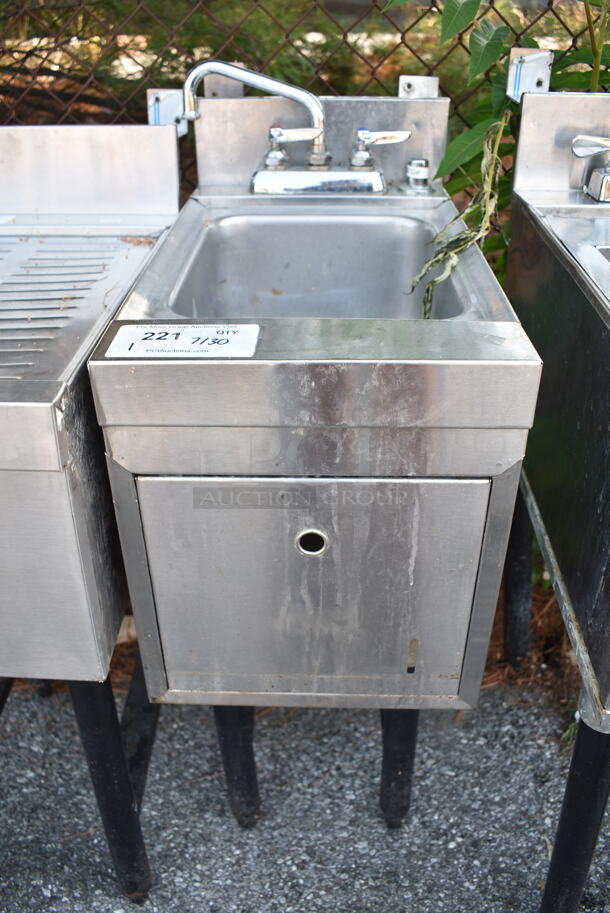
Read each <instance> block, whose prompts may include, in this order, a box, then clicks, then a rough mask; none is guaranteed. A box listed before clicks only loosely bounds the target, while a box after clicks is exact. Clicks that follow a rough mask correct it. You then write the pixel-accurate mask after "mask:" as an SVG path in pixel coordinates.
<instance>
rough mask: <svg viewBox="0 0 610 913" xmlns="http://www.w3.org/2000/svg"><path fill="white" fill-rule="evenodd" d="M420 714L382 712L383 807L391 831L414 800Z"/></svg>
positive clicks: (398, 825) (411, 711)
mask: <svg viewBox="0 0 610 913" xmlns="http://www.w3.org/2000/svg"><path fill="white" fill-rule="evenodd" d="M418 721H419V710H382V711H381V735H382V744H383V755H382V762H381V790H380V796H379V805H380V806H381V811H382V813H383V817H384V818H385V823H386V824H387V826H388V827H392V828H395V827H400V825H401V824H402V822H403V820H404V818H405V816H406V814H407V812H408V811H409V802H410V800H411V781H412V779H413V764H414V762H415V745H416V743H417V724H418Z"/></svg>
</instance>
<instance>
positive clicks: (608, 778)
mask: <svg viewBox="0 0 610 913" xmlns="http://www.w3.org/2000/svg"><path fill="white" fill-rule="evenodd" d="M609 791H610V735H605V734H604V733H601V732H597V731H596V730H595V729H591V728H590V727H589V726H587V725H586V724H585V723H583V721H582V720H581V721H580V723H579V724H578V733H577V735H576V743H575V745H574V752H573V754H572V763H571V765H570V773H569V774H568V782H567V785H566V791H565V795H564V797H563V805H562V808H561V814H560V816H559V824H558V826H557V833H556V835H555V845H554V847H553V854H552V857H551V864H550V866H549V873H548V877H547V880H546V887H545V889H544V896H543V898H542V906H541V908H540V911H541V913H576V911H577V910H578V908H579V906H580V900H581V897H582V893H583V891H584V887H585V882H586V879H587V874H588V872H589V867H590V865H591V859H592V858H593V852H594V850H595V844H596V843H597V836H598V834H599V829H600V826H601V823H602V818H603V816H604V810H605V808H606V803H607V801H608V793H609Z"/></svg>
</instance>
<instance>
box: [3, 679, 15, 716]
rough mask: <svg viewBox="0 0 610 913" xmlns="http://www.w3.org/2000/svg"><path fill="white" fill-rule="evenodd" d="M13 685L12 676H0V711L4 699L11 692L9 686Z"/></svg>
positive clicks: (4, 702)
mask: <svg viewBox="0 0 610 913" xmlns="http://www.w3.org/2000/svg"><path fill="white" fill-rule="evenodd" d="M12 687H13V679H12V678H0V713H2V711H3V710H4V705H5V704H6V699H7V698H8V696H9V694H10V693H11V688H12Z"/></svg>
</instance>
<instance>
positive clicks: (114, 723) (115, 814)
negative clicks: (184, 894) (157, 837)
mask: <svg viewBox="0 0 610 913" xmlns="http://www.w3.org/2000/svg"><path fill="white" fill-rule="evenodd" d="M69 686H70V696H71V697H72V703H73V705H74V712H75V715H76V720H77V723H78V728H79V730H80V736H81V740H82V743H83V748H84V750H85V755H86V757H87V763H88V765H89V772H90V774H91V779H92V781H93V787H94V789H95V795H96V797H97V804H98V807H99V810H100V815H101V818H102V822H103V824H104V830H105V832H106V839H107V841H108V847H109V849H110V854H111V856H112V860H113V862H114V867H115V870H116V874H117V878H118V881H119V885H120V887H121V890H122V891H123V893H124V894H125V895H126V896H127V897H129V899H130V900H133V901H134V902H136V903H142V902H143V901H144V900H146V897H147V896H148V891H149V889H150V883H151V877H150V870H149V867H148V860H147V858H146V850H145V848H144V841H143V839H142V831H141V829H140V820H139V817H138V812H137V803H136V799H135V796H134V792H133V788H132V785H131V781H130V779H129V770H128V766H127V759H126V757H125V752H124V750H123V743H122V739H121V728H120V725H119V720H118V716H117V712H116V705H115V702H114V696H113V694H112V688H111V686H110V682H109V680H108V679H106V681H105V682H102V683H101V684H100V683H99V682H70V683H69Z"/></svg>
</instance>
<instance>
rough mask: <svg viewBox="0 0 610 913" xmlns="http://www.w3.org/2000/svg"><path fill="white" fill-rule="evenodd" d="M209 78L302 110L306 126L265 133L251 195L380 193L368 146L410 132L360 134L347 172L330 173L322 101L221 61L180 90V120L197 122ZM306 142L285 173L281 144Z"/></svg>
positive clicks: (205, 66) (206, 65)
mask: <svg viewBox="0 0 610 913" xmlns="http://www.w3.org/2000/svg"><path fill="white" fill-rule="evenodd" d="M210 73H215V74H217V75H218V76H226V77H228V78H229V79H234V80H236V81H237V82H241V83H243V84H244V85H246V86H252V88H254V89H260V90H261V91H263V92H267V93H269V94H271V95H279V96H280V97H281V98H288V99H291V100H292V101H296V102H298V103H299V104H301V105H303V107H304V108H305V109H306V110H307V112H308V114H309V117H310V120H311V126H310V127H290V128H286V127H282V126H280V125H278V124H274V125H272V126H271V127H270V128H269V149H268V150H267V153H266V155H265V158H264V160H263V167H262V168H259V169H258V170H257V171H255V172H254V174H253V175H252V180H251V184H250V189H251V191H252V193H267V194H287V193H291V194H294V193H298V194H306V193H309V194H319V193H322V194H326V193H383V192H384V191H385V189H386V184H385V180H384V176H383V172H382V171H381V169H379V168H376V167H375V163H374V161H373V156H372V154H371V153H370V151H369V149H368V147H369V146H371V145H374V144H379V145H381V144H382V143H400V142H403V141H404V140H406V139H408V137H409V136H410V135H411V132H410V131H409V130H402V131H389V130H387V131H383V132H381V131H378V132H372V131H370V130H365V129H362V130H359V131H358V134H357V143H358V146H357V148H356V149H355V150H354V152H353V153H352V157H351V164H350V167H349V169H347V168H343V169H338V170H334V171H329V168H330V162H331V156H330V154H329V153H328V152H327V150H326V144H325V136H324V108H323V107H322V102H321V101H320V99H319V98H316V96H315V95H312V93H311V92H308V91H307V90H306V89H299V88H297V87H296V86H291V85H288V84H287V83H284V82H280V80H279V79H272V78H271V77H270V76H264V75H263V74H262V73H256V72H255V71H254V70H247V69H246V68H245V67H241V66H238V65H236V64H232V63H224V62H223V61H221V60H203V61H202V62H201V63H198V64H197V65H196V66H195V67H193V69H192V70H191V71H190V73H189V74H188V76H187V77H186V80H185V82H184V87H183V90H182V92H183V100H182V104H183V113H182V117H181V119H182V120H186V121H190V120H196V119H197V118H198V117H199V113H198V111H197V94H196V93H197V88H198V86H199V83H200V82H201V81H202V80H203V79H204V78H205V77H206V76H207V75H208V74H210ZM296 142H311V150H310V152H309V155H308V157H307V162H306V165H305V166H300V167H299V166H297V167H296V168H289V167H288V164H289V157H288V153H287V151H286V149H285V148H284V145H285V144H286V143H296Z"/></svg>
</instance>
